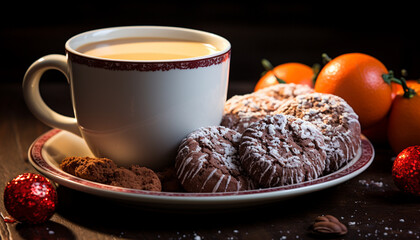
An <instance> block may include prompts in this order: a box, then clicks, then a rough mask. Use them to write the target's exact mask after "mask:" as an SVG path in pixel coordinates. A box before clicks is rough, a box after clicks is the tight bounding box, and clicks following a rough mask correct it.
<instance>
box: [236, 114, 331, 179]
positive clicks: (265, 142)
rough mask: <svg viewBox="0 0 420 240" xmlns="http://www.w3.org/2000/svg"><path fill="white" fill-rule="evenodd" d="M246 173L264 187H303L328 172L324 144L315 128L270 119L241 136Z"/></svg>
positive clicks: (283, 118) (286, 119)
mask: <svg viewBox="0 0 420 240" xmlns="http://www.w3.org/2000/svg"><path fill="white" fill-rule="evenodd" d="M239 154H240V156H241V163H242V166H243V168H244V170H245V171H246V172H247V173H248V175H249V176H250V177H251V178H252V179H253V180H254V183H255V184H257V185H259V186H261V187H274V186H281V185H288V184H294V183H300V182H303V181H308V180H312V179H315V178H317V177H319V176H320V175H321V174H322V172H323V171H324V169H325V158H326V153H325V143H324V138H323V136H322V133H321V132H320V131H319V130H318V128H317V127H316V126H314V125H313V124H311V123H309V122H306V121H303V120H301V119H298V118H296V117H292V116H287V115H272V116H270V115H268V116H266V117H265V118H264V119H262V120H260V121H258V122H257V123H254V124H252V125H251V126H250V127H249V128H247V129H246V130H245V132H244V133H243V135H242V139H241V144H240V147H239Z"/></svg>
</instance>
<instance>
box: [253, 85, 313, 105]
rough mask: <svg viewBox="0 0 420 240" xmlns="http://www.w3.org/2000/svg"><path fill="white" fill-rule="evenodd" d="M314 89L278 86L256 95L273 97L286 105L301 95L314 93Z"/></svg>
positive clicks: (262, 90) (305, 86) (264, 89)
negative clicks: (288, 101)
mask: <svg viewBox="0 0 420 240" xmlns="http://www.w3.org/2000/svg"><path fill="white" fill-rule="evenodd" d="M313 92H314V89H313V88H311V87H309V86H308V85H304V84H294V83H285V84H276V85H273V86H270V87H266V88H263V89H261V90H258V91H256V92H255V94H261V95H265V96H268V97H272V98H274V99H276V100H278V101H281V102H282V103H284V102H285V101H287V100H289V99H292V98H295V97H297V96H299V95H303V94H307V93H313Z"/></svg>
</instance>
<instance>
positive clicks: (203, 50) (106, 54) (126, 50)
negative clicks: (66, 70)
mask: <svg viewBox="0 0 420 240" xmlns="http://www.w3.org/2000/svg"><path fill="white" fill-rule="evenodd" d="M77 51H79V52H81V53H84V54H86V55H90V56H96V57H101V58H108V59H119V60H171V59H183V58H193V57H202V56H206V55H209V54H213V53H217V52H218V51H219V50H218V49H217V48H216V47H215V46H213V45H211V44H209V43H205V42H197V41H187V40H179V39H171V38H120V39H112V40H107V41H100V42H94V43H89V44H85V45H83V46H81V47H79V48H78V49H77Z"/></svg>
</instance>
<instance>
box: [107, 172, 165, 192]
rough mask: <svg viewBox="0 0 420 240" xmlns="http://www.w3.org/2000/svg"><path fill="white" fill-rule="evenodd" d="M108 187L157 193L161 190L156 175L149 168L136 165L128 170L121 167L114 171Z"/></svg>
mask: <svg viewBox="0 0 420 240" xmlns="http://www.w3.org/2000/svg"><path fill="white" fill-rule="evenodd" d="M110 185H113V186H118V187H125V188H134V189H140V190H148V191H157V192H160V191H161V190H162V185H161V182H160V180H159V177H158V176H157V175H156V173H155V172H154V171H152V170H151V169H149V168H146V167H140V166H137V165H134V166H131V167H130V168H129V169H126V168H122V167H120V168H117V169H115V171H114V177H113V178H112V181H111V183H110Z"/></svg>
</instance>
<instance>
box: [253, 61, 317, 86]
mask: <svg viewBox="0 0 420 240" xmlns="http://www.w3.org/2000/svg"><path fill="white" fill-rule="evenodd" d="M313 76H314V72H313V70H312V68H311V67H309V66H308V65H306V64H303V63H297V62H289V63H283V64H280V65H278V66H276V67H275V68H273V69H272V70H268V71H267V72H266V73H265V74H264V75H263V76H262V77H261V78H260V79H259V81H258V82H257V84H256V85H255V88H254V91H258V90H260V89H263V88H266V87H269V86H273V85H276V84H279V81H278V80H277V78H279V79H281V80H283V81H284V82H285V83H295V84H305V85H308V86H310V87H313ZM276 77H277V78H276Z"/></svg>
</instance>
